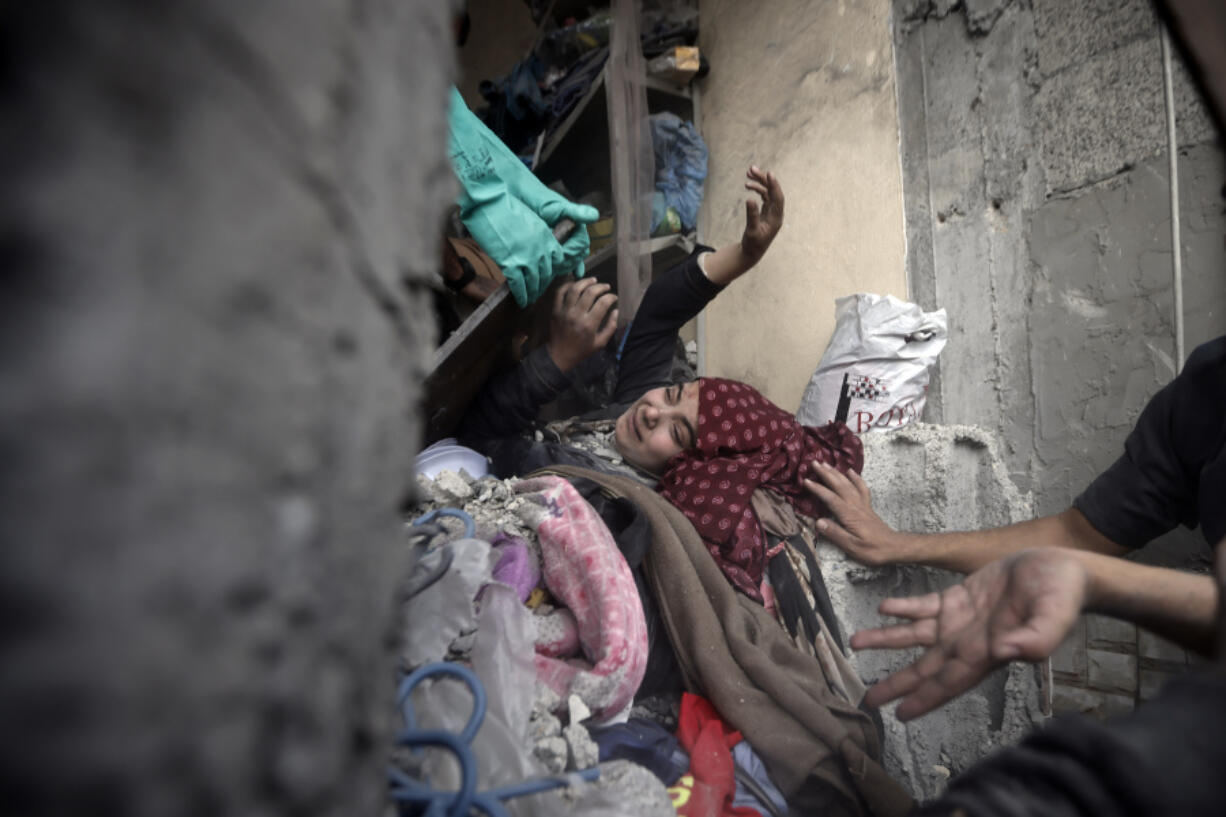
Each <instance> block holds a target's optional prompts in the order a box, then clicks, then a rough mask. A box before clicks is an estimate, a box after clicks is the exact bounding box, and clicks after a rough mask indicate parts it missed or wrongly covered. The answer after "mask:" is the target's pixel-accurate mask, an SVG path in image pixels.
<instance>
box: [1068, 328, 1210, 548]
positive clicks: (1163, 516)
mask: <svg viewBox="0 0 1226 817" xmlns="http://www.w3.org/2000/svg"><path fill="white" fill-rule="evenodd" d="M1223 406H1226V337H1224V338H1219V339H1217V340H1215V341H1211V342H1209V343H1206V344H1204V345H1202V346H1200V347H1199V348H1197V349H1196V351H1195V352H1193V353H1192V356H1191V357H1189V358H1188V362H1187V365H1186V366H1185V367H1184V369H1183V371H1182V372H1180V374H1179V376H1178V377H1176V378H1175V379H1174V380H1172V381H1171V382H1170V383H1168V384H1167V385H1166V386H1165V387H1164V388H1163V389H1162V390H1161V391H1160V392H1158V393H1157V394H1156V395H1154V398H1153V399H1152V400H1150V401H1149V404H1148V405H1147V406H1146V407H1145V410H1144V411H1142V412H1141V418H1140V419H1139V420H1137V425H1136V427H1135V428H1133V430H1132V432H1131V433H1130V434H1129V435H1128V439H1127V440H1125V442H1124V455H1123V456H1122V457H1120V458H1119V459H1118V460H1116V462H1115V464H1114V465H1112V466H1111V467H1110V468H1108V469H1107V470H1106V471H1104V472H1103V473H1102V474H1100V475H1099V476H1098V478H1097V479H1095V480H1094V481H1093V482H1092V483H1090V486H1089V487H1088V488H1086V490H1085V491H1084V492H1083V493H1082V494H1081V496H1079V497H1077V499H1076V501H1074V503H1073V507H1075V508H1077V509H1078V510H1079V511H1081V512H1082V513H1083V514H1085V516H1086V519H1088V520H1089V521H1090V524H1091V525H1093V526H1094V527H1095V528H1097V529H1098V531H1099V532H1100V533H1102V534H1103V535H1104V536H1106V537H1107V538H1108V539H1110V540H1111V541H1113V542H1115V543H1117V544H1119V545H1123V546H1124V547H1133V548H1135V547H1140V546H1142V545H1144V544H1146V543H1147V542H1149V541H1150V540H1152V539H1154V538H1155V537H1157V536H1160V535H1162V534H1163V533H1166V532H1167V531H1169V530H1171V529H1172V528H1175V527H1176V526H1178V525H1180V524H1184V525H1186V526H1188V527H1189V528H1195V527H1196V526H1197V524H1198V522H1199V517H1200V507H1199V506H1200V498H1199V496H1198V494H1199V493H1200V477H1201V471H1202V469H1203V468H1204V467H1205V464H1206V463H1207V461H1208V460H1209V458H1210V457H1212V456H1215V455H1217V453H1218V452H1220V450H1221V447H1222V444H1223V436H1224V435H1226V425H1224V424H1223V419H1222V418H1223V415H1224V414H1226V411H1224V410H1223ZM1206 533H1207V534H1208V533H1209V532H1208V531H1206Z"/></svg>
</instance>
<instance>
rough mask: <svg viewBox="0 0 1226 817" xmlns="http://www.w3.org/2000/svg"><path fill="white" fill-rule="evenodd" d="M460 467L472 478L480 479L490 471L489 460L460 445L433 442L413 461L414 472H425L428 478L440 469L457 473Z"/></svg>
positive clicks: (435, 474)
mask: <svg viewBox="0 0 1226 817" xmlns="http://www.w3.org/2000/svg"><path fill="white" fill-rule="evenodd" d="M440 442H442V441H440ZM461 468H463V469H464V470H465V471H467V472H468V474H469V476H471V477H472V478H473V479H481V477H483V476H485V475H486V474H488V473H489V472H490V466H489V462H488V461H487V460H486V459H485V457H484V456H482V455H481V454H479V453H477V452H476V451H473V450H472V449H471V448H465V447H464V446H462V445H439V444H438V443H435V444H434V445H432V446H430V447H429V448H427V449H426V450H425V451H423V452H421V453H420V454H418V455H417V459H416V460H415V461H414V462H413V471H414V473H416V474H425V475H426V476H427V477H429V478H430V479H434V478H435V477H437V476H438V475H439V473H440V472H442V471H454V472H455V473H457V474H458V473H460V469H461Z"/></svg>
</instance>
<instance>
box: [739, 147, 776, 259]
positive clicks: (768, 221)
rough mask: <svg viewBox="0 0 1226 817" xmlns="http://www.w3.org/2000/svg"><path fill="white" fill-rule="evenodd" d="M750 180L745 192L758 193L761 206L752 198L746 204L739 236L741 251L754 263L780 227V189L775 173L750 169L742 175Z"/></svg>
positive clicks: (773, 238) (763, 252) (754, 168)
mask: <svg viewBox="0 0 1226 817" xmlns="http://www.w3.org/2000/svg"><path fill="white" fill-rule="evenodd" d="M745 176H746V178H748V179H749V181H747V182H745V189H746V190H750V191H752V192H754V193H757V194H758V196H760V197H761V199H762V205H761V206H760V207H759V205H758V203H757V202H756V201H754V200H753V199H752V198H750V199H748V200H746V202H745V233H744V235H742V236H741V252H743V253H745V255H746V257H747V258H748V259H749V260H750V261H751V262H752V263H757V262H758V261H759V260H761V258H762V256H763V255H765V254H766V249H767V247H769V246H770V245H771V242H772V241H774V240H775V236H776V235H778V234H779V230H780V228H782V227H783V187H782V186H780V184H779V179H777V178H776V177H775V174H774V173H768V172H766V171H764V170H761V169H759V168H757V167H750V168H749V172H748V173H746V174H745Z"/></svg>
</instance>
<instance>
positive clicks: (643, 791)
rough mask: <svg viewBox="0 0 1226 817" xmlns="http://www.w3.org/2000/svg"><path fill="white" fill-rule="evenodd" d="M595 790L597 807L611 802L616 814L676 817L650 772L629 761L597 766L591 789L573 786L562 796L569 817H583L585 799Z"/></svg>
mask: <svg viewBox="0 0 1226 817" xmlns="http://www.w3.org/2000/svg"><path fill="white" fill-rule="evenodd" d="M593 790H594V796H593V800H594V801H595V802H596V803H609V802H614V803H617V805H618V813H620V814H633V815H635V817H675V816H676V814H677V811H676V809H675V808H674V807H673V801H672V799H671V798H670V797H669V795H668V789H666V788H665V787H664V784H663V783H661V782H660V778H658V777H656V776H655V775H654V774H653V773H652V772H651V771H649V770H648V769H645V768H644V767H642V766H640V765H639V764H637V763H632V762H631V761H629V760H610V761H609V762H608V763H601V764H600V777H599V778H598V779H597V780H596V781H595V782H593V783H592V784H591V785H590V786H583V787H580V786H576V787H572V788H569V789H566V790H564V791H563V792H562V794H561V797H562V799H563V801H565V802H567V803H569V804H570V805H571V813H572V814H582V813H584V812H585V811H587V810H588V809H587V808H586V805H587V803H586V800H585V798H586V797H587V796H590V795H588V793H589V792H592V791H593Z"/></svg>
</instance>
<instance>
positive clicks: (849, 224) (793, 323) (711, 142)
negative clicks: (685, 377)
mask: <svg viewBox="0 0 1226 817" xmlns="http://www.w3.org/2000/svg"><path fill="white" fill-rule="evenodd" d="M889 11H890V9H889V3H888V1H887V0H861V1H860V2H848V1H847V0H842V1H841V2H833V0H829V1H826V2H808V1H807V0H787V2H782V1H779V2H772V3H769V4H762V3H745V2H736V0H702V2H701V3H700V5H699V12H700V15H701V21H702V22H701V28H702V34H701V39H700V43H699V45H700V47H701V48H702V50H703V52H704V53H705V54H706V56H707V57H708V58H709V59H710V61H711V74H710V75H709V76H708V77H707V78H706V79H705V80H704V81H703V83H702V86H701V87H702V133H703V137H704V138H705V139H706V141H707V145H708V147H709V148H710V150H711V158H710V163H709V176H708V179H707V188H706V198H705V201H704V202H703V209H702V214H701V222H700V226H701V229H702V231H703V237H704V240H705V241H706V242H707V243H710V244H714V245H716V246H719V245H721V244H724V243H727V242H730V241H736V240H739V238H740V235H741V230H742V229H743V227H744V223H745V222H744V219H745V204H744V202H745V197H746V195H747V191H746V190H745V189H744V187H743V182H744V176H745V170H746V168H747V167H748V166H749V165H750V164H751V163H753V164H757V165H759V166H761V167H764V168H766V169H769V170H771V171H773V172H775V173H776V174H778V175H779V178H780V181H781V182H782V184H783V187H784V191H785V194H786V198H787V207H786V214H785V224H784V229H783V232H781V233H780V235H779V237H778V238H777V239H776V240H775V243H774V245H773V246H772V247H771V250H770V252H769V254H768V255H767V256H766V258H765V259H764V260H763V261H762V263H761V264H760V265H759V266H758V267H757V268H756V269H755V270H754V271H753V272H751V273H750V274H749V275H748V276H747V277H746V278H744V279H742V280H741V281H738V282H737V283H736V284H734V285H733V286H732V287H731V288H730V289H729V290H728V291H727V292H725V293H724V294H723V295H721V296H720V298H719V299H718V300H717V301H715V302H714V303H713V304H712V305H711V306H710V307H708V309H707V317H706V354H707V373H708V374H712V375H720V376H724V377H732V378H737V379H739V380H743V381H745V382H748V383H750V384H752V385H753V386H755V387H757V388H758V389H760V390H761V391H762V392H763V393H764V394H765V395H766V396H767V397H769V398H771V399H772V400H774V401H775V402H777V403H779V404H780V405H781V406H783V407H785V408H787V409H789V410H795V409H796V407H797V406H799V405H800V398H801V395H802V393H803V392H804V388H805V385H806V384H807V383H808V381H809V377H810V375H812V374H813V370H814V368H816V366H817V363H818V361H819V360H820V359H821V355H822V352H823V351H824V350H825V348H826V343H827V342H828V341H829V339H830V333H831V331H832V330H833V328H834V299H835V298H837V297H839V296H842V295H847V294H849V293H853V292H879V293H892V294H894V295H898V296H905V294H906V279H905V271H904V264H903V255H904V240H903V238H904V236H903V229H902V225H903V214H902V196H901V181H900V176H899V174H900V171H899V159H898V114H897V106H896V101H895V89H894V59H893V54H892V47H891V43H890V34H889Z"/></svg>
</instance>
